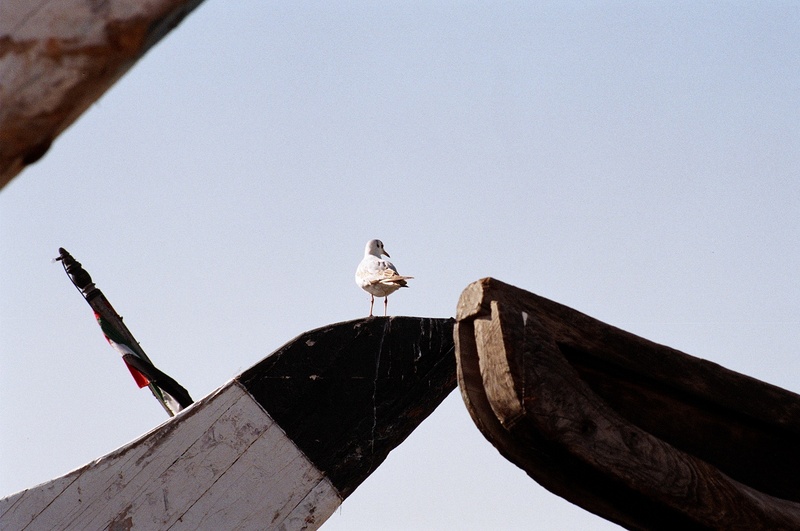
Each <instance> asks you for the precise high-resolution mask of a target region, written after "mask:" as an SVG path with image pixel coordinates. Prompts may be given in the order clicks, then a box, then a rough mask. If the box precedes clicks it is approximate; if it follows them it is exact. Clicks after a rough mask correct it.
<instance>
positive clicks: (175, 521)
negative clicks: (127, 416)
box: [0, 382, 342, 531]
mask: <svg viewBox="0 0 800 531" xmlns="http://www.w3.org/2000/svg"><path fill="white" fill-rule="evenodd" d="M341 502H342V500H341V498H340V497H339V495H338V493H337V492H336V490H335V489H334V487H333V486H332V485H331V484H330V482H329V481H328V480H327V478H325V477H324V476H323V475H322V474H321V472H320V471H319V470H317V469H316V467H314V465H313V464H312V463H311V462H310V461H309V460H308V459H307V458H306V457H305V456H304V455H303V454H302V452H300V451H299V450H298V449H297V447H296V446H295V445H294V443H293V442H292V441H291V440H290V439H289V438H288V437H286V435H285V434H284V433H283V431H282V430H281V429H280V427H279V426H278V425H277V424H275V422H274V421H273V420H272V418H270V416H269V415H268V414H267V413H266V412H265V411H264V410H263V409H262V408H261V406H260V405H259V404H258V403H257V402H255V400H254V399H253V398H252V397H251V396H250V395H249V394H248V393H247V392H246V391H245V390H244V389H243V388H242V387H241V386H240V385H239V384H237V383H236V382H230V383H228V384H227V385H225V386H223V387H222V388H221V389H219V390H218V391H217V392H216V393H214V394H212V395H210V396H208V397H206V398H205V399H203V400H201V401H200V402H198V403H196V404H195V405H193V406H191V407H190V408H188V409H186V410H185V411H183V412H181V413H180V414H179V415H178V416H176V417H174V418H173V419H171V420H169V421H167V422H166V423H164V424H162V425H161V426H159V427H158V428H156V429H155V430H153V431H151V432H150V433H148V434H146V435H144V436H143V437H141V438H140V439H138V440H136V441H134V442H132V443H130V444H129V445H127V446H125V447H123V448H120V449H119V450H117V451H115V452H113V453H111V454H109V455H107V456H105V457H102V458H100V459H98V460H96V461H94V462H92V463H89V464H88V465H86V466H84V467H82V468H80V469H78V470H75V471H73V472H70V473H69V474H67V475H65V476H63V477H61V478H57V479H54V480H53V481H51V482H49V483H45V484H43V485H40V486H38V487H34V488H32V489H28V490H26V491H23V492H21V493H18V494H15V495H13V496H10V497H8V498H5V499H3V500H0V529H3V530H4V531H5V530H17V529H20V530H21V529H36V530H39V529H42V530H45V529H53V530H56V529H59V530H60V529H107V528H109V527H111V528H114V529H175V530H180V529H241V530H246V529H267V528H269V529H276V528H277V529H287V530H292V529H316V528H317V527H319V526H320V525H321V524H322V523H323V522H324V521H325V520H326V519H327V518H328V517H329V516H330V515H331V514H333V511H334V510H336V508H337V507H338V506H339V505H340V504H341Z"/></svg>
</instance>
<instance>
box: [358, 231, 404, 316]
mask: <svg viewBox="0 0 800 531" xmlns="http://www.w3.org/2000/svg"><path fill="white" fill-rule="evenodd" d="M383 255H386V256H387V257H388V256H389V253H387V252H386V250H384V248H383V242H382V241H380V240H370V241H368V242H367V245H366V247H364V259H363V260H361V263H360V264H358V269H356V284H358V285H359V286H360V287H361V289H363V290H364V291H366V292H367V293H369V294H370V300H369V316H370V317H372V307H373V305H374V304H375V296H378V297H383V315H384V316H386V310H387V307H388V305H389V295H391V294H392V293H394V292H395V291H397V290H398V289H400V288H406V287H408V284H407V283H406V280H408V279H410V278H414V277H404V276H401V275H399V274H398V273H397V268H396V267H394V264H392V263H391V262H389V261H388V260H383V259H381V256H383Z"/></svg>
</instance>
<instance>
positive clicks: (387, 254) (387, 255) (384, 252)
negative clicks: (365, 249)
mask: <svg viewBox="0 0 800 531" xmlns="http://www.w3.org/2000/svg"><path fill="white" fill-rule="evenodd" d="M383 254H384V255H386V257H387V258H391V256H389V253H387V252H386V250H384V251H383Z"/></svg>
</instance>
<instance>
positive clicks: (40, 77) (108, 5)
mask: <svg viewBox="0 0 800 531" xmlns="http://www.w3.org/2000/svg"><path fill="white" fill-rule="evenodd" d="M201 1H202V0H107V1H104V2H97V1H93V0H3V1H2V2H0V188H2V187H3V186H5V184H6V183H8V181H10V180H11V178H13V177H14V176H15V175H17V174H18V173H19V172H20V171H22V169H23V168H24V167H25V166H27V165H28V164H32V163H33V162H36V161H37V160H38V159H39V158H41V157H42V156H43V155H44V154H45V152H47V150H48V149H49V147H50V144H51V143H52V142H53V140H54V139H55V138H56V137H57V136H58V135H59V134H60V133H61V132H62V131H64V129H66V128H67V127H68V126H69V125H70V124H72V122H74V121H75V120H76V119H77V118H78V116H80V115H81V114H82V113H83V112H84V111H85V110H86V109H87V108H88V107H89V106H90V105H91V104H92V103H93V102H94V101H95V100H97V99H98V98H99V97H100V96H101V95H102V94H103V93H104V92H105V91H106V90H107V89H108V88H109V87H110V86H111V85H113V84H114V82H116V80H117V79H119V77H120V76H122V75H123V74H124V73H125V72H126V71H127V70H128V69H129V68H130V67H131V66H132V65H133V64H134V63H135V62H136V61H137V60H138V59H139V58H140V57H142V55H144V54H145V52H147V50H149V49H150V48H151V47H152V46H153V45H154V44H155V43H157V42H158V41H159V40H160V39H161V38H162V37H164V36H165V35H166V34H167V33H168V32H169V31H170V30H172V28H174V27H175V26H176V25H178V23H180V21H181V20H183V18H184V17H185V16H186V15H187V14H188V13H189V12H191V11H192V9H194V8H195V7H196V6H197V5H199V4H200V2H201Z"/></svg>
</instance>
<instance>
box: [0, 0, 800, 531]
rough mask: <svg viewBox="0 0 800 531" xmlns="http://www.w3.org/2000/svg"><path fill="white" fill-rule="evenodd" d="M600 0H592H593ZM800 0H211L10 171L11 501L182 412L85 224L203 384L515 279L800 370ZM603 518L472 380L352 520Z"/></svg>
mask: <svg viewBox="0 0 800 531" xmlns="http://www.w3.org/2000/svg"><path fill="white" fill-rule="evenodd" d="M584 4H588V5H584ZM798 28H800V5H798V4H797V3H796V2H760V3H758V5H754V4H753V3H750V2H725V3H722V2H713V3H702V4H699V3H696V2H685V3H673V2H655V3H653V2H638V3H637V2H630V3H628V2H625V3H620V2H590V3H581V4H567V5H563V4H562V3H553V4H538V5H530V4H529V3H522V2H520V3H503V4H496V3H491V4H488V3H487V4H483V3H450V2H448V3H437V2H434V3H427V2H425V3H422V2H419V3H407V2H396V3H389V4H387V5H383V6H381V7H376V6H375V5H373V4H371V3H347V4H337V5H335V6H331V5H327V4H324V3H314V4H311V3H307V4H300V5H297V4H294V5H290V6H287V5H284V4H283V3H274V2H255V1H242V2H222V1H220V0H207V1H206V2H205V3H204V4H202V5H201V6H200V7H199V8H198V9H197V10H196V11H195V12H194V13H193V14H192V15H190V16H189V18H188V19H187V20H186V21H184V23H183V24H182V25H181V26H180V27H179V28H178V29H177V30H175V31H174V32H172V33H171V34H170V35H169V36H167V38H166V39H165V40H164V41H162V42H161V43H160V44H158V45H157V46H156V47H155V48H154V49H153V50H151V51H150V52H149V53H148V54H147V56H146V57H145V58H144V59H143V60H142V61H141V62H140V63H139V64H137V65H136V66H135V67H134V68H133V69H132V70H131V71H130V72H129V73H128V74H127V75H126V76H125V77H123V78H122V79H121V80H120V81H119V82H118V83H117V84H116V85H115V86H114V87H113V88H112V89H111V90H110V91H109V92H108V93H107V94H106V95H105V96H104V97H103V98H101V99H100V100H99V101H98V103H96V104H95V105H94V106H93V107H92V108H91V109H90V110H89V111H88V112H87V113H86V114H85V115H84V116H83V117H81V118H80V119H79V120H78V122H77V123H76V124H75V125H73V126H72V127H71V128H70V129H68V130H67V131H66V132H65V133H64V134H63V135H62V136H61V137H60V138H59V139H58V140H57V141H56V142H55V144H54V145H53V148H52V149H51V151H50V152H49V153H48V154H47V155H46V157H45V158H44V159H43V160H42V161H40V162H39V163H37V164H36V165H34V166H32V167H30V168H29V169H27V170H26V171H24V172H23V173H22V174H21V175H20V176H19V177H17V178H16V179H15V180H14V181H12V182H11V184H10V185H8V186H7V187H6V188H5V189H3V190H2V191H0V231H1V232H0V246H1V247H0V270H2V275H0V297H1V298H2V304H1V305H0V403H1V404H2V408H1V409H0V415H1V416H2V417H1V418H0V425H2V426H3V428H2V430H0V495H3V496H4V495H7V494H11V493H13V492H16V491H18V490H21V489H23V488H26V487H30V486H33V485H34V484H37V483H40V482H42V481H46V480H48V479H50V478H52V477H55V476H58V475H61V474H63V473H66V472H67V471H69V470H71V469H73V468H75V467H78V466H81V465H83V464H85V463H86V462H88V461H90V460H92V459H94V458H96V457H99V456H101V455H103V454H105V453H107V452H109V451H112V450H114V449H115V448H117V447H118V446H121V445H123V444H125V443H127V442H129V441H130V440H132V439H134V438H136V437H138V436H139V435H141V434H142V433H144V432H146V431H148V430H150V429H151V428H153V427H155V426H156V425H158V424H159V423H161V422H162V421H164V420H165V414H164V412H163V411H162V410H161V408H160V406H159V405H158V404H157V403H156V402H155V400H154V399H153V398H152V397H151V396H150V394H149V392H148V391H146V390H139V389H138V388H136V386H135V385H134V383H133V381H132V379H131V377H130V375H129V374H128V372H127V370H126V369H125V367H124V365H123V363H122V362H121V361H120V359H119V358H118V356H117V354H116V353H115V352H114V351H113V350H112V349H111V348H110V347H109V346H108V345H107V344H106V343H105V341H104V340H103V338H102V335H101V333H100V330H99V328H98V327H97V325H96V324H95V322H94V321H93V318H92V314H91V311H90V309H89V307H88V306H87V305H86V303H85V302H84V301H83V300H82V299H81V297H80V295H79V294H78V293H77V292H76V291H75V289H74V288H73V287H72V286H71V285H70V284H69V281H68V280H67V278H66V277H65V275H64V273H63V271H62V269H61V267H60V266H59V265H54V264H52V263H51V262H50V259H51V258H53V257H55V256H56V255H57V249H58V247H59V246H63V247H65V248H67V249H68V250H69V251H70V252H71V253H72V254H73V255H74V256H75V257H76V258H77V259H78V260H79V261H81V262H82V263H83V264H84V265H85V266H86V268H87V269H88V271H89V272H90V273H91V274H92V276H93V278H94V280H95V281H96V282H97V284H98V286H99V287H100V288H101V289H102V290H103V291H104V292H105V294H106V295H107V296H108V298H109V299H110V301H111V303H112V304H113V305H114V306H115V308H116V309H117V310H118V311H119V312H120V313H121V314H122V315H123V316H124V317H125V321H126V323H127V324H128V326H129V327H130V328H131V330H132V332H133V333H134V335H135V336H136V337H137V339H138V340H139V341H140V342H141V344H142V346H143V348H144V349H145V351H146V352H147V353H148V354H149V355H150V357H151V358H152V359H153V360H154V362H155V363H156V364H157V365H158V366H159V367H160V368H161V369H163V370H164V371H166V372H167V373H169V374H170V375H172V376H173V377H175V378H176V379H177V380H179V381H180V382H181V383H182V384H183V385H184V386H185V387H186V388H187V389H188V390H189V391H190V392H191V394H192V396H193V397H194V398H195V399H199V398H201V397H203V396H205V395H206V394H208V393H209V392H211V391H213V390H214V389H216V388H217V387H219V386H220V385H222V384H223V383H224V382H225V381H227V380H228V379H230V378H232V377H234V376H236V375H237V374H238V373H240V372H241V371H243V370H244V369H246V368H248V367H250V366H251V365H253V364H254V363H256V362H257V361H259V360H260V359H261V358H263V357H264V356H265V355H267V354H269V353H270V352H272V351H273V350H275V349H276V348H278V347H279V346H281V345H282V344H284V343H285V342H287V341H289V340H290V339H292V338H293V337H294V336H296V335H297V334H299V333H301V332H303V331H304V330H308V329H311V328H315V327H318V326H323V325H326V324H329V323H333V322H339V321H344V320H349V319H354V318H358V317H362V316H364V315H366V313H367V310H368V306H369V297H368V296H367V295H366V294H365V293H364V292H362V291H361V290H360V289H359V288H357V287H356V285H355V283H354V281H353V273H354V271H355V267H356V265H357V264H358V262H359V261H360V259H361V255H362V253H363V247H364V243H365V242H366V241H367V240H368V239H370V238H381V239H382V240H383V241H384V243H385V244H386V249H387V250H388V251H389V252H390V253H391V254H392V261H393V262H394V263H395V265H397V267H398V268H399V270H400V272H401V273H403V274H409V275H413V276H414V277H415V280H413V281H412V283H411V289H408V290H403V291H402V292H399V293H397V294H396V295H394V296H392V297H391V298H390V305H389V309H390V313H392V314H395V315H417V316H434V317H447V316H452V315H453V314H454V313H455V307H456V302H457V300H458V296H459V294H460V293H461V291H462V290H463V288H464V287H466V286H467V284H469V283H470V282H472V281H474V280H477V279H478V278H481V277H484V276H494V277H496V278H498V279H500V280H503V281H505V282H509V283H511V284H515V285H517V286H519V287H522V288H525V289H528V290H529V291H533V292H535V293H538V294H540V295H543V296H545V297H548V298H551V299H553V300H556V301H558V302H561V303H563V304H566V305H568V306H571V307H573V308H575V309H578V310H580V311H582V312H584V313H588V314H589V315H592V316H594V317H597V318H599V319H601V320H604V321H606V322H608V323H610V324H613V325H616V326H619V327H621V328H624V329H626V330H629V331H631V332H633V333H636V334H639V335H642V336H644V337H647V338H648V339H652V340H654V341H657V342H659V343H664V344H667V345H669V346H672V347H674V348H677V349H680V350H683V351H685V352H687V353H689V354H693V355H696V356H700V357H703V358H706V359H709V360H712V361H714V362H717V363H719V364H721V365H724V366H726V367H728V368H731V369H733V370H737V371H740V372H743V373H746V374H749V375H751V376H754V377H756V378H759V379H762V380H765V381H768V382H770V383H773V384H776V385H779V386H781V387H784V388H786V389H790V390H792V391H795V392H798V391H800V384H799V383H798V379H799V378H800V361H798V356H797V345H798V344H800V302H799V301H800V284H799V283H798V281H797V273H798V271H800V253H799V252H798V250H797V242H798V241H800V215H799V213H798V210H800V178H798V177H800V175H798V168H800V125H798V124H800V32H798ZM375 528H382V529H462V530H463V529H490V528H491V529H523V528H524V529H532V528H541V529H549V530H550V529H559V530H560V529H586V528H592V529H601V528H614V526H613V525H611V524H609V523H607V522H605V521H603V520H601V519H599V518H597V517H594V516H593V515H591V514H589V513H586V512H584V511H583V510H581V509H579V508H577V507H575V506H573V505H571V504H569V503H567V502H565V501H563V500H561V499H560V498H557V497H555V496H553V495H551V494H549V493H548V492H547V491H545V490H544V489H543V488H542V487H540V486H539V485H538V484H536V483H535V482H533V481H532V480H530V479H529V478H528V477H527V476H526V475H525V474H524V473H523V472H521V471H520V470H519V469H517V468H516V467H514V466H513V465H511V464H510V463H508V462H507V461H505V460H504V459H502V458H501V457H500V455H499V454H498V453H497V451H496V450H495V449H494V448H493V447H492V446H491V445H490V444H489V443H488V442H487V441H485V440H484V439H483V437H482V436H481V435H480V433H479V432H478V430H477V429H476V428H475V426H474V425H473V424H472V421H471V419H470V418H469V415H468V414H467V412H466V410H465V408H464V406H463V402H462V401H461V397H460V396H459V394H458V392H454V393H453V394H452V395H451V396H450V397H449V398H448V399H447V400H446V401H445V403H444V404H443V405H442V406H441V407H440V408H439V409H438V410H437V411H436V412H435V413H434V414H433V415H432V416H431V417H430V418H429V419H428V420H427V421H426V422H425V423H424V424H423V425H422V426H421V427H420V428H419V430H418V431H417V432H415V433H414V434H413V435H412V436H411V437H410V438H409V439H408V440H407V441H406V442H405V443H404V444H403V445H402V446H401V447H400V448H398V449H397V450H396V451H395V452H393V453H392V454H390V456H389V459H388V460H387V461H386V463H385V464H384V465H383V466H382V467H381V468H379V469H378V471H377V472H375V473H374V474H373V475H372V476H371V477H370V478H369V479H367V481H366V482H365V483H364V484H363V485H362V486H361V487H360V488H359V489H358V490H357V491H356V492H355V493H354V494H353V495H352V496H351V497H350V498H349V499H348V500H347V501H345V503H344V505H343V506H342V508H341V509H340V510H339V511H337V512H336V514H334V515H333V516H332V517H331V519H330V520H329V521H328V523H327V524H326V525H325V527H324V529H330V530H333V529H375Z"/></svg>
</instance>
